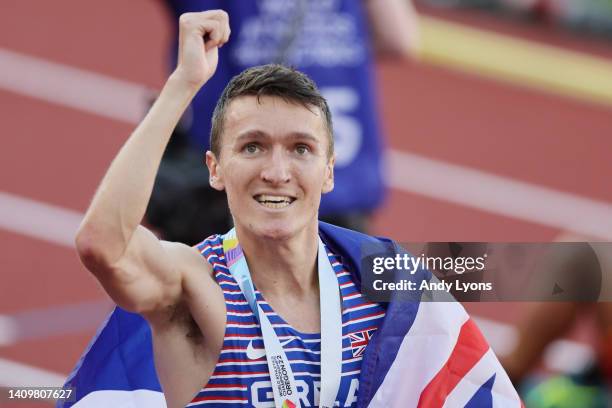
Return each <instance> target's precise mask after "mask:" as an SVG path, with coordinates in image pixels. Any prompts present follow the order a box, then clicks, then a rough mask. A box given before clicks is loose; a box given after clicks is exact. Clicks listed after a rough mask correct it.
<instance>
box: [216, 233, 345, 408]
mask: <svg viewBox="0 0 612 408" xmlns="http://www.w3.org/2000/svg"><path fill="white" fill-rule="evenodd" d="M223 252H224V254H225V261H226V263H227V266H228V268H229V270H230V273H231V274H232V276H233V277H234V279H235V280H236V282H238V285H239V286H240V290H242V293H243V294H244V297H245V298H246V300H247V302H248V303H249V306H250V307H251V310H252V311H253V314H255V317H256V318H257V320H258V321H259V325H260V326H261V333H262V336H263V342H264V348H265V350H266V359H267V361H268V370H269V371H270V378H271V380H272V391H273V393H274V404H275V406H276V407H278V408H293V407H298V406H299V397H298V393H297V387H296V385H295V378H294V377H293V370H291V365H290V364H289V359H288V358H287V355H286V354H285V351H284V350H283V347H282V345H281V344H280V340H279V339H278V336H277V335H276V333H275V332H274V328H273V327H272V324H271V323H270V320H269V319H268V316H267V315H266V314H265V313H264V311H263V310H262V309H261V306H260V305H259V304H258V302H257V299H256V297H255V288H254V286H253V280H252V279H251V273H250V271H249V266H248V265H247V262H246V258H245V257H244V254H243V252H242V248H241V247H240V245H239V243H238V239H237V238H236V230H235V229H232V230H230V231H229V232H228V233H227V234H225V235H224V236H223ZM317 258H318V273H319V293H320V297H321V300H320V302H321V392H320V393H319V407H320V408H332V407H333V406H334V403H335V401H336V394H337V393H338V389H339V388H340V378H341V375H342V311H341V307H340V288H339V286H338V280H337V278H336V274H335V272H334V270H333V268H332V266H331V264H330V262H329V258H328V257H327V253H326V251H325V247H324V246H323V242H322V241H321V238H319V252H318V257H317Z"/></svg>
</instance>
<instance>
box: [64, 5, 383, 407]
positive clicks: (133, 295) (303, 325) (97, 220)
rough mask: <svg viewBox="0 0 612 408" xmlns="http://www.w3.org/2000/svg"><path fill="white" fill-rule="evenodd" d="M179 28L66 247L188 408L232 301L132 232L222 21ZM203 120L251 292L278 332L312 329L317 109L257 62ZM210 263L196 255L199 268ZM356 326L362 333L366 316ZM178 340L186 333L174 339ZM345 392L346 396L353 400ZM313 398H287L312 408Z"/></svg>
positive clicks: (216, 14) (300, 82)
mask: <svg viewBox="0 0 612 408" xmlns="http://www.w3.org/2000/svg"><path fill="white" fill-rule="evenodd" d="M180 25H181V27H180V30H181V32H180V49H179V62H178V65H177V68H176V70H175V72H174V73H173V74H172V75H171V77H170V79H169V80H168V82H167V84H166V86H165V87H164V89H163V91H162V93H161V94H160V96H159V98H158V100H157V101H156V103H155V105H154V106H153V107H152V109H151V111H150V113H149V114H148V115H147V117H146V118H145V119H144V120H143V122H142V123H141V124H140V126H139V127H138V128H137V129H136V131H135V132H134V133H133V135H132V136H131V137H130V138H129V140H128V141H127V142H126V144H125V146H124V147H123V148H122V150H121V152H120V153H119V155H118V156H117V157H116V159H115V161H114V162H113V164H112V165H111V167H110V169H109V171H108V173H107V175H106V176H105V178H104V180H103V181H102V184H101V186H100V188H99V190H98V193H97V194H96V196H95V198H94V200H93V202H92V204H91V206H90V208H89V210H88V212H87V214H86V216H85V219H84V221H83V223H82V225H81V228H80V230H79V233H78V236H77V239H76V243H77V249H78V252H79V255H80V256H81V259H82V260H83V263H84V264H85V265H86V267H87V268H88V269H89V270H90V271H91V272H92V273H93V274H94V275H95V276H96V277H97V278H98V279H99V280H100V282H101V283H102V285H103V286H104V288H105V289H106V291H107V292H108V293H109V295H110V296H111V297H112V298H113V300H115V302H117V304H118V305H120V306H122V307H124V308H125V309H127V310H130V311H134V312H138V313H140V314H142V315H143V316H144V317H145V318H146V319H147V321H148V322H149V324H150V326H151V329H152V332H153V339H154V345H155V351H156V353H155V358H156V361H155V362H156V368H157V371H158V375H159V379H160V381H161V384H162V386H163V389H164V393H165V396H166V400H167V403H168V406H171V407H175V406H176V407H179V406H184V405H186V404H188V403H189V402H190V401H191V400H192V399H193V398H194V396H195V395H196V394H197V393H198V391H199V390H200V389H201V388H202V386H203V385H206V384H207V383H209V382H210V380H211V378H210V377H211V375H212V374H213V373H216V372H217V371H218V370H216V367H219V364H220V363H218V360H219V356H220V353H221V352H223V351H230V350H229V348H228V347H225V346H224V341H225V342H227V341H229V340H228V339H230V338H232V337H231V336H230V335H228V334H227V333H226V331H228V330H229V326H231V324H230V323H228V324H226V317H225V315H226V305H227V304H229V303H230V302H232V300H231V299H230V298H229V297H228V296H229V295H227V293H228V291H226V290H224V289H223V288H222V286H221V285H220V278H219V277H218V276H217V277H216V278H214V277H213V270H214V269H215V268H213V267H212V266H211V265H210V264H209V263H207V262H203V258H202V255H201V254H200V253H199V251H198V249H197V248H192V247H187V246H184V245H182V244H178V243H170V242H163V241H158V240H157V238H155V236H154V235H153V234H152V233H151V232H149V231H148V230H146V229H145V228H144V227H142V226H139V223H140V221H141V219H142V217H143V214H144V210H145V208H146V204H147V201H148V198H149V194H150V192H151V188H152V183H153V180H154V177H155V173H156V170H157V168H158V165H159V160H160V158H161V155H162V153H163V151H164V148H165V146H166V144H167V142H168V139H169V135H170V132H171V131H172V129H173V128H174V126H175V125H176V122H177V120H178V118H179V117H180V116H181V114H182V111H183V109H185V107H186V106H187V104H188V103H189V101H190V100H191V98H192V97H193V95H194V94H195V92H196V91H197V90H198V89H199V88H200V87H201V86H202V85H203V84H204V83H205V82H206V81H207V80H208V79H209V78H210V77H211V76H212V75H213V73H214V71H215V69H216V65H217V59H218V54H217V53H218V49H219V48H220V47H221V46H222V45H223V44H224V43H225V42H226V41H227V40H228V37H229V33H230V29H229V25H228V17H227V14H226V13H224V12H222V11H208V12H203V13H193V14H185V15H183V16H182V17H181V20H180ZM257 82H260V85H256V86H252V84H253V83H257ZM285 82H286V83H285ZM285 88H288V89H285ZM291 88H295V89H291ZM254 92H257V94H256V95H255V94H253V93H254ZM241 93H242V94H244V95H240V94H241ZM233 94H238V96H235V95H233ZM274 95H277V96H274ZM298 98H301V100H300V99H298ZM215 118H216V119H215V121H214V122H213V130H212V143H211V149H212V151H210V152H208V153H207V155H206V164H207V166H208V168H209V172H210V183H211V185H212V186H213V187H214V188H216V189H218V190H225V191H226V192H227V197H228V202H229V206H230V208H231V210H232V214H233V217H234V222H235V226H236V235H237V237H238V238H239V242H240V245H241V247H242V248H243V251H244V254H245V255H246V257H247V259H248V267H249V269H250V271H251V274H252V277H253V282H254V284H255V286H256V287H257V288H259V290H260V291H261V293H263V294H265V300H266V301H267V302H268V304H269V305H273V308H274V311H275V312H276V313H277V314H278V316H282V318H283V319H284V320H285V321H286V322H287V324H288V325H290V326H291V327H292V328H294V329H295V330H296V331H298V332H301V333H318V332H320V331H321V328H320V323H321V319H320V310H319V302H320V298H319V286H318V279H317V265H316V260H317V252H318V251H319V240H318V220H317V215H318V207H319V202H320V199H321V194H322V193H326V192H329V191H331V190H332V188H333V182H334V181H333V165H334V156H333V139H332V135H331V114H330V112H329V109H328V107H327V104H326V102H325V100H324V99H323V98H322V97H321V96H320V95H318V93H317V91H316V88H315V87H314V84H312V83H311V82H310V81H309V80H308V79H307V78H306V77H305V76H303V75H302V74H298V73H297V72H294V71H292V70H290V69H287V68H284V67H280V66H264V67H262V68H256V69H253V70H251V71H250V72H247V73H244V74H243V75H241V76H239V77H238V78H236V79H235V80H234V81H233V82H232V84H230V86H229V87H228V90H227V92H226V94H225V95H224V97H222V99H221V100H220V103H219V104H218V106H217V112H216V115H215ZM215 244H221V242H220V240H217V241H216V242H215V241H214V240H211V241H210V245H208V247H209V248H210V247H214V246H215ZM211 255H214V254H212V253H208V252H205V256H207V257H208V259H210V256H211ZM217 255H218V258H222V257H223V255H222V253H219V254H217ZM225 266H227V265H224V267H223V268H221V269H220V271H221V273H222V272H223V271H226V268H225ZM215 272H219V271H216V270H215ZM232 283H234V282H232ZM348 283H350V282H348ZM336 286H337V283H336ZM287 294H290V296H289V295H287ZM224 296H225V299H224ZM364 306H366V307H370V306H371V307H370V309H375V310H374V311H375V312H376V313H375V315H374V317H382V316H383V315H384V312H382V309H381V308H380V307H378V306H377V305H364V304H361V303H360V304H357V305H355V306H353V307H364ZM241 313H243V314H248V313H249V312H248V310H242V311H241ZM251 313H252V312H251ZM338 313H339V308H338ZM259 318H260V319H261V318H262V316H261V315H260V316H259ZM192 319H193V323H190V322H191V320H192ZM345 320H346V319H345ZM367 320H368V321H369V322H370V324H369V327H370V328H374V327H375V321H374V319H373V318H372V319H367ZM185 322H187V323H185ZM253 323H254V322H252V323H251V325H252V324H253ZM190 324H193V327H190ZM235 324H240V323H239V322H236V323H235ZM372 324H374V325H372ZM189 330H195V332H196V335H195V336H188V335H186V334H187V332H188V331H189ZM238 334H240V333H237V335H238ZM244 345H246V344H244ZM251 346H252V344H249V345H248V346H247V347H251ZM307 352H312V353H314V352H315V351H313V350H304V353H307ZM317 363H318V362H317ZM262 364H264V365H265V360H264V361H263V363H262ZM315 365H316V364H315ZM356 374H357V373H353V374H352V375H350V376H349V377H355V375H356ZM296 379H298V377H297V375H296ZM349 380H350V378H349ZM350 383H351V382H350V381H348V382H347V384H346V387H345V388H347V391H346V392H348V388H350V386H351V385H350ZM249 385H252V384H249ZM307 385H308V384H307ZM340 387H342V384H340ZM308 388H314V387H313V386H312V384H310V387H308ZM336 388H337V387H336ZM354 388H356V387H355V386H354ZM300 391H301V392H303V391H304V390H300ZM340 391H341V392H342V390H340ZM354 392H355V391H353V394H351V395H348V396H347V398H349V399H353V400H355V396H354ZM247 394H248V392H247V391H246V390H245V392H243V393H238V394H235V395H233V397H235V398H236V399H240V398H242V397H243V395H247ZM314 394H315V392H314V390H312V392H310V393H309V395H306V396H304V397H301V396H300V397H299V398H303V399H310V403H311V404H310V405H314V403H315V402H314ZM202 398H205V396H203V397H202ZM205 401H206V400H202V402H205ZM334 401H335V400H332V401H331V405H333V403H334ZM296 402H297V401H296V400H294V401H293V403H296ZM342 406H344V401H343V402H342Z"/></svg>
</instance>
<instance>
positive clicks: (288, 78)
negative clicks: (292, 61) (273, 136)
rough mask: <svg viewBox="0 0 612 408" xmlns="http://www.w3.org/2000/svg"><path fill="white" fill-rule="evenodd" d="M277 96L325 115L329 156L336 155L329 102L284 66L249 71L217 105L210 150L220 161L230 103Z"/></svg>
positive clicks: (235, 80)
mask: <svg viewBox="0 0 612 408" xmlns="http://www.w3.org/2000/svg"><path fill="white" fill-rule="evenodd" d="M246 95H254V96H257V99H258V100H259V98H260V97H261V96H276V97H279V98H282V99H284V100H285V101H287V102H294V103H298V104H300V105H302V106H304V107H306V108H308V109H310V108H311V107H313V106H314V107H317V108H319V109H320V110H321V113H322V114H323V119H324V121H325V127H326V129H327V133H328V137H329V140H328V145H327V153H328V156H329V157H331V156H332V154H333V152H334V137H333V127H332V117H331V112H330V110H329V106H328V105H327V101H326V100H325V98H323V96H322V95H321V93H320V92H319V90H318V89H317V86H316V85H315V83H314V82H313V80H312V79H310V78H309V77H308V76H306V74H304V73H302V72H300V71H298V70H296V69H294V68H289V67H286V66H284V65H279V64H267V65H260V66H257V67H252V68H248V69H246V70H244V71H242V72H241V73H240V74H238V75H236V76H235V77H233V78H232V80H231V81H230V82H229V83H228V84H227V86H226V87H225V89H224V90H223V93H222V94H221V96H220V97H219V100H218V101H217V106H215V111H214V112H213V116H212V126H211V129H210V150H211V151H212V152H213V153H214V154H215V156H216V157H217V158H219V154H220V153H221V135H222V133H223V124H224V120H225V113H226V110H227V107H228V106H229V104H230V102H231V101H232V100H234V99H236V98H238V97H240V96H246Z"/></svg>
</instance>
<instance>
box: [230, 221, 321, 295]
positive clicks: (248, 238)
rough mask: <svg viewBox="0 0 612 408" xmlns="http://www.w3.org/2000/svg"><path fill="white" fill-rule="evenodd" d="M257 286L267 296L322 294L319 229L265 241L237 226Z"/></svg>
mask: <svg viewBox="0 0 612 408" xmlns="http://www.w3.org/2000/svg"><path fill="white" fill-rule="evenodd" d="M236 233H237V236H238V240H239V242H240V245H241V246H242V250H243V251H244V254H245V256H246V259H247V262H248V265H249V270H250V272H251V276H252V278H253V282H254V283H255V285H256V286H257V288H258V290H259V291H261V292H262V293H265V295H268V296H269V295H272V296H274V295H276V294H287V293H291V294H292V296H295V297H305V296H308V295H312V293H313V291H316V292H318V276H317V252H318V249H319V239H318V225H317V224H316V223H315V224H314V225H313V226H312V227H307V228H305V229H304V230H303V231H300V232H299V233H297V234H296V235H295V236H292V237H290V238H283V239H273V238H261V237H258V236H255V235H254V234H252V233H251V232H250V231H246V230H245V229H243V228H240V227H238V226H236Z"/></svg>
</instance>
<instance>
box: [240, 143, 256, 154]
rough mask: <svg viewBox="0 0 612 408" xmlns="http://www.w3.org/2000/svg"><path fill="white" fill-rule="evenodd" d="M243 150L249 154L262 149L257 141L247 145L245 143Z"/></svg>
mask: <svg viewBox="0 0 612 408" xmlns="http://www.w3.org/2000/svg"><path fill="white" fill-rule="evenodd" d="M242 150H243V151H244V152H245V153H248V154H255V153H257V152H258V151H259V150H260V148H259V145H258V144H257V143H247V144H246V145H244V147H243V148H242Z"/></svg>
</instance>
